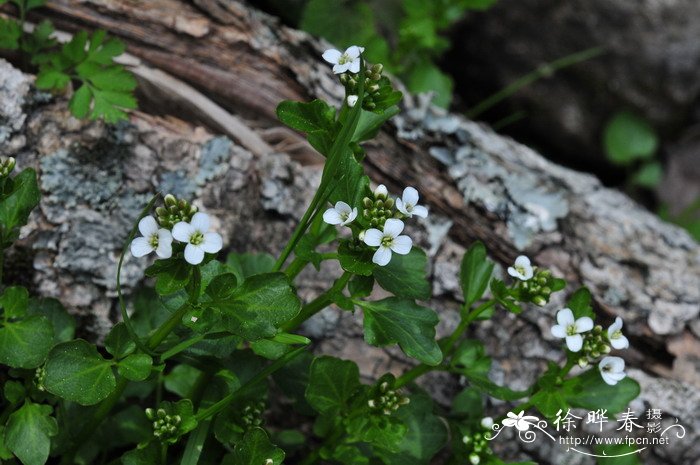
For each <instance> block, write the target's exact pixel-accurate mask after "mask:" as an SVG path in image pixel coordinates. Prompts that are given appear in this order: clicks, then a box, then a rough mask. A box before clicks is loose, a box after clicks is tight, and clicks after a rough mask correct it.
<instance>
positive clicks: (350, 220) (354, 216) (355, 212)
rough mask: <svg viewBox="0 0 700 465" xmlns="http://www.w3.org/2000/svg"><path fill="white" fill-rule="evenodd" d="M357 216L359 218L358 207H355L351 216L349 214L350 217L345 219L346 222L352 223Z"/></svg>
mask: <svg viewBox="0 0 700 465" xmlns="http://www.w3.org/2000/svg"><path fill="white" fill-rule="evenodd" d="M355 218H357V207H355V208H353V209H352V211H351V212H350V216H348V219H347V220H345V224H348V223H352V222H353V221H354V220H355Z"/></svg>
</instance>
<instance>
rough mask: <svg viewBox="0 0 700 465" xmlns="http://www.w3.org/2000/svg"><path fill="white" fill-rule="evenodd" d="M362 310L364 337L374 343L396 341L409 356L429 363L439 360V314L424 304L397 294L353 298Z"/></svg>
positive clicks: (383, 344) (387, 343)
mask: <svg viewBox="0 0 700 465" xmlns="http://www.w3.org/2000/svg"><path fill="white" fill-rule="evenodd" d="M356 303H357V304H358V305H360V306H361V307H362V309H363V311H364V317H365V318H364V330H365V341H366V342H367V343H368V344H370V345H374V346H380V347H381V346H385V345H389V344H394V343H398V344H399V346H400V347H401V350H403V351H404V353H405V354H406V355H408V356H410V357H413V358H415V359H418V360H420V361H421V362H423V363H426V364H428V365H438V364H439V363H440V362H441V361H442V351H441V350H440V347H439V346H438V344H437V342H435V325H437V323H438V321H439V320H438V317H437V315H436V314H435V312H434V311H433V310H431V309H429V308H427V307H421V306H420V305H417V304H416V303H415V302H413V301H411V300H406V299H400V298H397V297H389V298H387V299H383V300H379V301H374V302H365V301H358V302H356Z"/></svg>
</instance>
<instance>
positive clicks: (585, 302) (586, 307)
mask: <svg viewBox="0 0 700 465" xmlns="http://www.w3.org/2000/svg"><path fill="white" fill-rule="evenodd" d="M566 306H567V307H568V308H569V309H570V310H571V312H572V313H573V314H574V318H577V319H578V318H581V317H584V316H587V317H589V318H592V319H594V320H595V313H593V307H591V291H589V290H588V289H587V288H585V287H582V288H580V289H579V290H577V291H576V292H574V293H573V294H572V295H571V297H570V298H569V301H568V302H567V303H566Z"/></svg>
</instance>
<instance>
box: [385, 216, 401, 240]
mask: <svg viewBox="0 0 700 465" xmlns="http://www.w3.org/2000/svg"><path fill="white" fill-rule="evenodd" d="M401 231H403V221H401V220H397V219H396V218H389V219H388V220H386V222H385V223H384V235H385V236H389V237H396V236H398V235H399V234H401Z"/></svg>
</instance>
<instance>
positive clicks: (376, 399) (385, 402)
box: [367, 381, 411, 415]
mask: <svg viewBox="0 0 700 465" xmlns="http://www.w3.org/2000/svg"><path fill="white" fill-rule="evenodd" d="M410 401H411V400H410V399H409V398H408V397H406V396H402V395H401V394H399V393H398V392H396V391H395V390H393V389H390V387H389V383H388V382H387V381H383V382H382V383H380V384H379V389H378V390H377V392H376V395H374V396H373V397H372V398H371V399H369V400H368V401H367V405H368V406H369V408H370V409H372V410H374V411H376V412H380V413H381V414H383V415H391V414H392V413H393V412H395V411H396V410H398V409H399V407H401V406H402V405H407V404H409V403H410Z"/></svg>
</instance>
